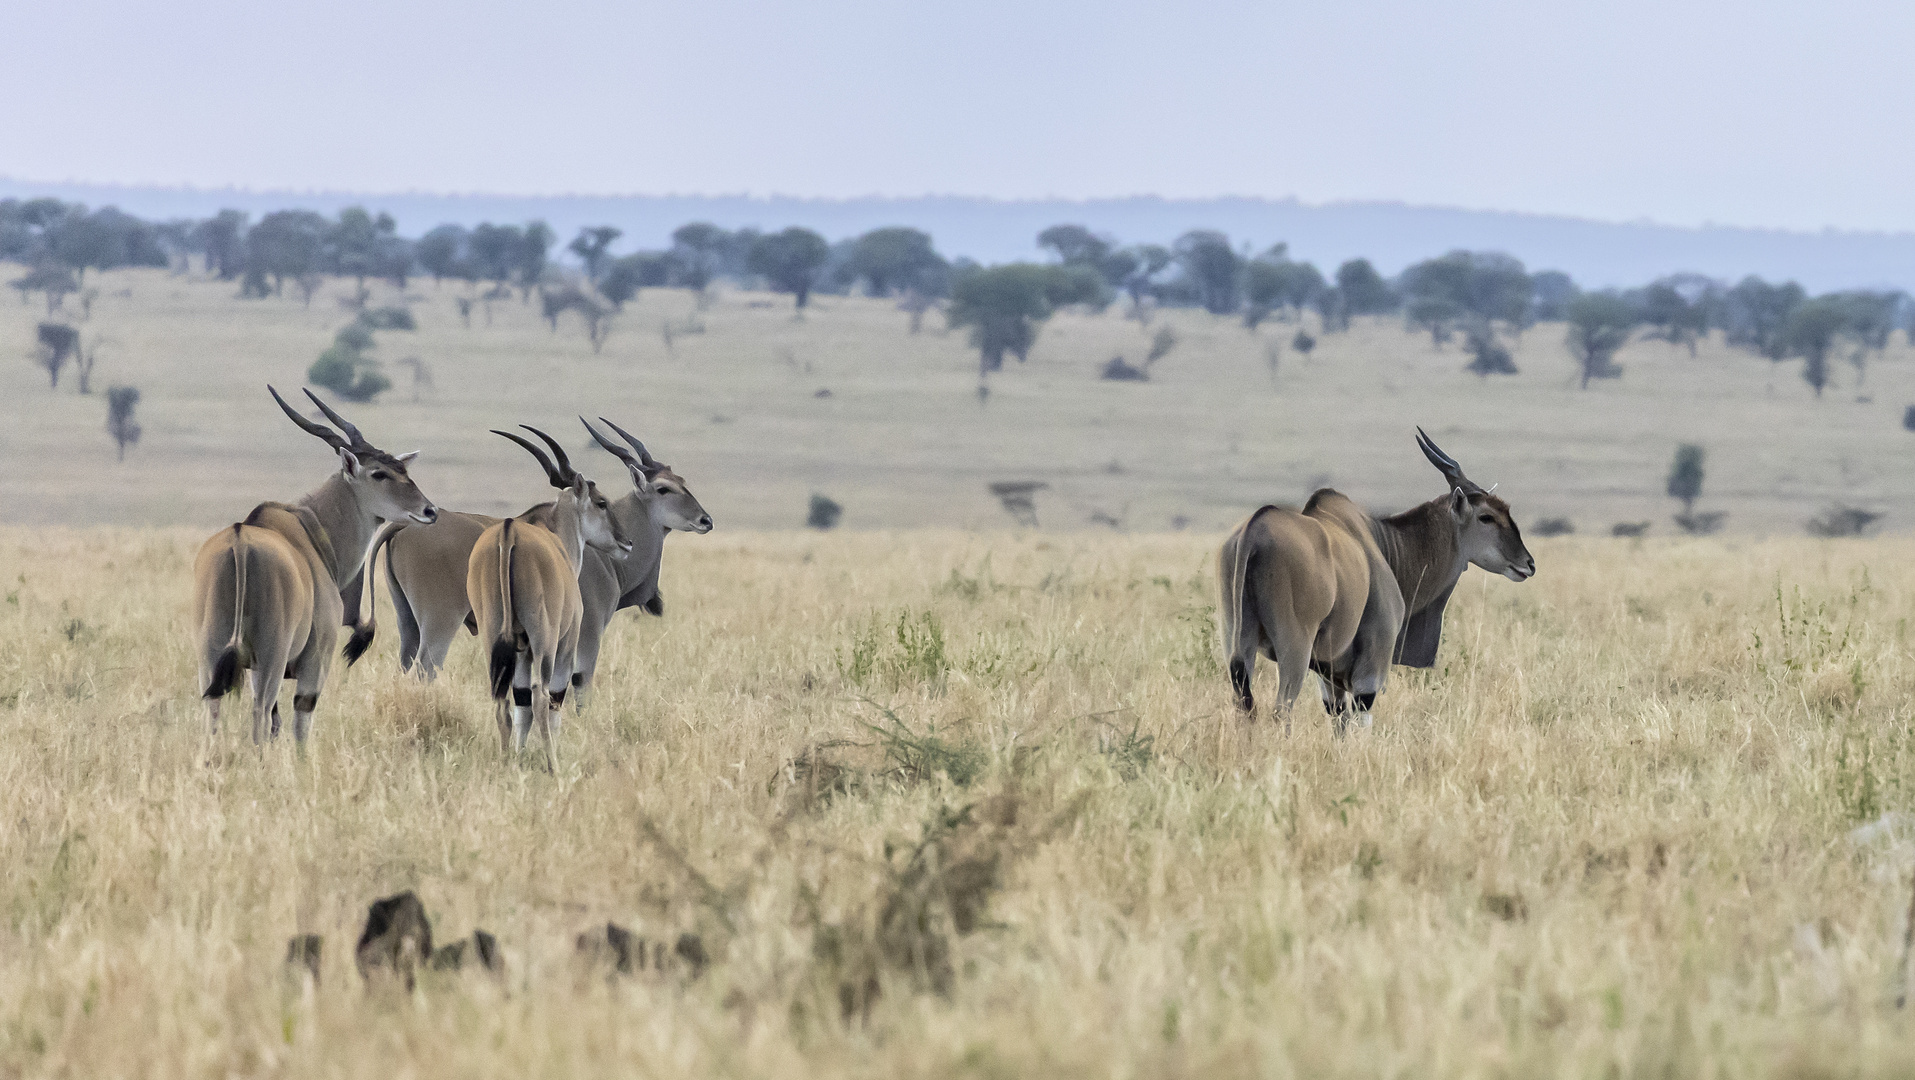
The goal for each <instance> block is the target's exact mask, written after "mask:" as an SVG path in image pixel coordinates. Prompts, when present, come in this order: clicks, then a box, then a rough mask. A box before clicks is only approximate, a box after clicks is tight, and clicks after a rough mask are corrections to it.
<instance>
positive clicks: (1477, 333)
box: [1463, 319, 1517, 379]
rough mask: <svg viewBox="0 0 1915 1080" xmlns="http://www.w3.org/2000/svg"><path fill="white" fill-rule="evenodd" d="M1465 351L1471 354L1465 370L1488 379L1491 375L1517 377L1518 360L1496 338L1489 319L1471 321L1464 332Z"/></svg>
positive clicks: (1494, 329)
mask: <svg viewBox="0 0 1915 1080" xmlns="http://www.w3.org/2000/svg"><path fill="white" fill-rule="evenodd" d="M1463 350H1464V351H1465V352H1467V353H1469V354H1470V362H1469V363H1468V364H1467V365H1466V366H1465V368H1464V370H1466V371H1469V372H1470V373H1472V374H1475V375H1480V376H1482V377H1483V378H1485V379H1487V378H1489V377H1490V376H1491V375H1515V374H1517V369H1516V358H1515V357H1513V356H1511V355H1510V352H1509V348H1508V347H1507V346H1505V345H1504V344H1503V343H1502V342H1501V341H1500V340H1498V339H1497V337H1496V328H1495V327H1494V326H1493V325H1492V324H1491V323H1490V321H1489V320H1488V319H1471V320H1470V321H1469V324H1468V325H1467V326H1466V327H1465V328H1464V331H1463Z"/></svg>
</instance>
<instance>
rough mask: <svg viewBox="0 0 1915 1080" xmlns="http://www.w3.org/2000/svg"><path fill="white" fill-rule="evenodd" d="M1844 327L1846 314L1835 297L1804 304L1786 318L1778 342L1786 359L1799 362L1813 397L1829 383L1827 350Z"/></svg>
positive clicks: (1846, 318)
mask: <svg viewBox="0 0 1915 1080" xmlns="http://www.w3.org/2000/svg"><path fill="white" fill-rule="evenodd" d="M1848 325H1849V310H1848V307H1847V305H1845V304H1844V303H1843V301H1842V298H1841V297H1840V296H1838V295H1829V296H1818V297H1816V298H1815V299H1813V300H1805V301H1803V302H1802V303H1800V304H1797V305H1796V306H1795V310H1793V311H1792V312H1790V314H1789V322H1788V325H1787V326H1786V327H1785V328H1784V329H1783V332H1782V341H1783V343H1784V344H1785V346H1786V347H1787V349H1788V354H1789V355H1790V356H1799V357H1801V358H1802V378H1803V380H1804V381H1805V382H1807V383H1808V384H1809V385H1810V386H1812V387H1814V388H1815V396H1816V397H1821V396H1822V390H1823V388H1824V387H1826V386H1827V385H1828V383H1829V350H1830V349H1832V348H1834V347H1835V341H1836V339H1837V338H1838V337H1840V336H1841V335H1842V333H1843V332H1844V331H1845V330H1847V329H1848Z"/></svg>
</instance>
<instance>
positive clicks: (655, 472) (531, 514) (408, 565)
mask: <svg viewBox="0 0 1915 1080" xmlns="http://www.w3.org/2000/svg"><path fill="white" fill-rule="evenodd" d="M579 422H580V423H582V424H585V430H586V431H589V432H591V434H592V438H593V439H594V440H595V441H596V442H597V443H598V444H599V445H600V446H601V447H604V448H605V449H606V450H607V451H609V452H610V453H612V454H613V455H614V456H615V457H617V458H618V459H619V460H620V461H621V462H623V463H624V465H625V468H626V471H627V472H628V473H629V474H630V475H631V479H632V488H633V490H632V491H631V492H630V493H628V494H626V495H623V496H621V497H620V498H618V499H617V500H615V501H614V502H613V503H612V514H613V516H614V517H616V518H617V519H618V524H619V528H620V529H621V530H622V531H623V532H624V535H625V536H626V538H627V539H629V540H631V542H632V552H631V554H629V555H627V556H626V557H625V558H623V559H614V558H612V557H611V556H609V555H607V554H606V553H605V552H602V551H599V550H597V549H596V548H594V549H589V550H587V551H586V553H585V562H584V565H583V566H582V567H581V568H580V570H579V582H578V584H579V593H580V596H581V597H582V599H583V601H584V604H585V614H584V619H583V623H582V625H581V627H580V630H579V646H578V657H577V666H576V668H575V670H574V671H573V674H572V685H573V690H574V693H573V701H574V703H575V707H576V706H577V705H582V704H583V701H582V699H583V697H584V695H585V694H586V693H587V692H588V691H589V690H590V689H591V685H592V678H593V675H594V674H595V672H596V671H597V669H598V653H599V646H600V644H601V643H602V642H603V640H604V637H605V631H606V630H607V628H609V627H610V625H611V622H612V618H613V616H615V615H617V614H618V613H619V612H620V611H623V610H624V609H626V608H631V607H635V608H641V609H643V610H644V611H646V612H648V613H650V614H652V615H663V614H664V613H665V601H664V598H663V597H662V596H661V595H660V594H659V591H658V568H659V564H660V562H661V560H662V559H663V558H664V554H665V537H666V535H667V534H668V533H671V532H673V531H679V532H690V533H701V534H702V533H708V532H710V531H711V529H712V520H711V515H710V514H708V513H706V512H705V508H704V507H703V506H701V505H699V502H698V499H697V498H696V497H695V496H693V495H692V493H691V489H690V488H689V487H687V486H686V484H685V478H684V477H682V476H680V475H678V474H677V473H676V472H674V471H672V468H671V466H669V465H666V464H664V463H662V462H660V461H657V460H656V459H654V458H653V457H652V456H651V454H650V453H649V452H647V451H646V449H645V444H644V443H642V442H640V441H639V440H638V439H637V437H635V436H633V435H632V434H631V433H630V432H628V431H626V430H625V429H624V428H621V427H619V426H618V425H617V424H614V423H612V422H611V421H610V420H606V419H605V418H604V417H600V418H599V422H600V423H602V424H604V425H606V426H607V427H609V428H611V429H612V430H613V431H616V432H617V433H618V434H619V435H620V436H621V437H622V438H624V440H625V441H626V442H627V443H630V444H631V448H630V449H627V448H625V447H622V446H619V445H618V444H617V443H614V442H612V441H611V440H609V439H606V438H605V437H603V436H601V435H600V434H599V432H598V431H597V430H596V429H595V428H593V427H592V425H591V424H589V423H586V421H585V418H584V417H580V418H579ZM545 505H546V506H549V505H551V504H545ZM541 510H542V507H533V508H532V509H530V510H527V511H526V512H525V515H523V516H525V517H527V518H528V519H529V520H532V521H533V522H534V523H536V524H541V525H545V524H547V522H546V521H544V520H542V519H541ZM498 521H499V519H498V518H495V517H487V516H485V515H483V514H465V513H460V512H458V511H454V510H442V511H441V512H440V514H439V520H438V523H437V524H434V525H432V526H431V527H429V528H422V527H419V526H410V527H408V526H407V525H406V524H405V523H404V522H393V523H391V524H389V525H387V526H385V527H384V528H383V529H381V530H380V532H379V535H378V537H377V538H376V539H374V541H373V545H372V547H373V550H372V552H371V553H370V554H368V555H367V557H366V566H365V569H364V570H363V571H362V573H364V574H367V575H371V574H376V573H378V570H377V568H376V566H375V563H376V561H377V556H378V551H379V549H380V548H381V547H383V548H384V549H385V552H386V563H385V580H386V590H387V591H388V592H389V593H390V594H391V595H392V607H393V611H394V613H395V614H396V616H397V618H398V622H399V667H400V669H401V670H411V669H412V667H413V665H415V664H417V665H418V668H419V670H420V671H421V672H422V673H423V674H424V675H425V677H426V678H428V679H430V678H434V677H435V676H437V674H438V671H439V668H440V667H442V666H444V664H445V657H446V652H447V651H448V650H450V649H451V648H452V640H453V638H454V637H456V636H457V635H458V632H459V627H460V626H464V627H466V628H467V629H468V630H470V631H472V632H473V633H475V634H476V633H478V624H477V623H476V622H474V621H473V617H472V606H471V604H470V603H469V602H468V601H467V599H466V568H467V562H468V560H469V559H470V558H471V556H472V549H473V546H474V545H475V544H477V543H478V540H479V534H480V533H483V532H484V531H485V530H486V529H487V528H489V527H491V526H492V525H495V524H497V523H498ZM361 592H362V586H361V584H360V583H359V582H358V581H356V580H355V581H354V582H353V583H351V584H349V585H348V586H347V587H346V590H345V593H346V610H345V619H346V622H347V624H349V625H352V626H354V627H355V629H354V632H353V636H352V640H351V641H349V642H348V643H347V646H346V650H347V651H346V656H347V659H348V662H351V661H354V660H357V659H358V658H359V656H360V655H361V654H362V653H364V652H365V649H366V646H367V645H368V644H370V642H371V640H372V636H373V633H374V631H375V626H374V623H373V621H372V618H371V612H372V605H371V604H366V605H365V611H366V613H367V615H366V618H365V619H364V620H363V621H362V620H361V619H360V617H359V611H360V598H361Z"/></svg>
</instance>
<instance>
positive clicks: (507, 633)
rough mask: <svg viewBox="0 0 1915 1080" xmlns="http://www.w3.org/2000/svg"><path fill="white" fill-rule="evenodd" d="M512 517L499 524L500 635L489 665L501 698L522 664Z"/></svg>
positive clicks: (495, 695)
mask: <svg viewBox="0 0 1915 1080" xmlns="http://www.w3.org/2000/svg"><path fill="white" fill-rule="evenodd" d="M515 543H516V541H515V539H514V538H513V536H512V519H511V518H506V519H505V520H504V521H502V522H500V523H499V636H498V637H497V638H495V639H493V641H492V658H491V662H490V663H489V664H488V665H487V674H488V675H489V676H491V683H492V699H493V700H494V701H498V700H501V699H503V698H504V697H505V695H506V691H508V690H510V689H511V688H512V673H513V669H514V668H515V667H517V665H518V658H519V647H518V640H517V639H518V635H517V633H516V632H515V631H514V630H513V628H512V548H513V546H514V544H515Z"/></svg>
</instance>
